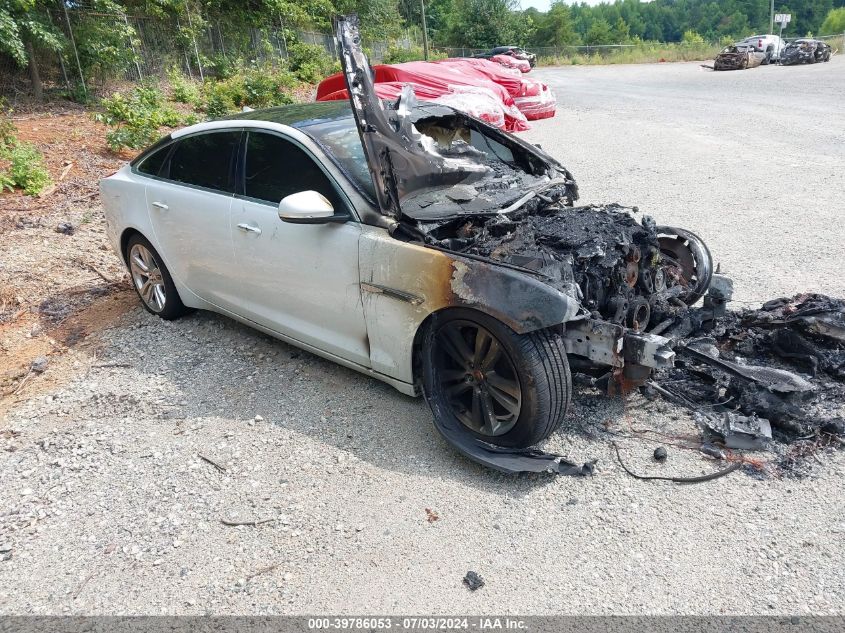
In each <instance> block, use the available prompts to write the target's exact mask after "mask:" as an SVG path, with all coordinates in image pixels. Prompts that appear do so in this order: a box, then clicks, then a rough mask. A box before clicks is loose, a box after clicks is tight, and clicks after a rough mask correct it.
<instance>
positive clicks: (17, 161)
mask: <svg viewBox="0 0 845 633" xmlns="http://www.w3.org/2000/svg"><path fill="white" fill-rule="evenodd" d="M0 158H3V159H4V160H7V161H9V170H8V171H7V172H4V173H0V190H2V188H8V189H9V190H11V189H13V188H14V187H20V188H21V189H23V190H24V193H26V194H27V195H30V196H34V195H37V194H39V193H41V192H42V191H44V189H45V188H47V186H49V185H50V174H49V173H48V172H47V167H45V166H44V156H42V154H41V152H39V151H38V148H37V147H35V145H33V144H32V143H20V142H18V141H13V142H12V143H11V144H10V145H9V146H7V147H5V148H4V149H3V150H2V152H0Z"/></svg>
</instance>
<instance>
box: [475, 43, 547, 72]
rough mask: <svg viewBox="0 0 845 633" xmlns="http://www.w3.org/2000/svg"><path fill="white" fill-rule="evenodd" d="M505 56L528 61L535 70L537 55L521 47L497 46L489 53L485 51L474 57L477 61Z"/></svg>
mask: <svg viewBox="0 0 845 633" xmlns="http://www.w3.org/2000/svg"><path fill="white" fill-rule="evenodd" d="M503 55H507V56H508V57H513V58H514V59H519V60H524V61H527V62H528V64H529V66H530V67H531V68H534V66H535V65H536V64H537V55H535V54H534V53H529V52H528V51H527V50H525V49H524V48H522V47H521V46H496V47H494V48H491V49H490V50H489V51H484V52H483V53H476V54H475V55H473V57H475V58H477V59H493V58H494V57H500V56H503Z"/></svg>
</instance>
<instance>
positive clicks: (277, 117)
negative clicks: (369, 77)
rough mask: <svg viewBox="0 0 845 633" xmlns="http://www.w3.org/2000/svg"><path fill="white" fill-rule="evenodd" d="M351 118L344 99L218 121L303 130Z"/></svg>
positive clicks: (278, 108) (287, 106) (270, 109)
mask: <svg viewBox="0 0 845 633" xmlns="http://www.w3.org/2000/svg"><path fill="white" fill-rule="evenodd" d="M351 117H352V108H351V107H350V106H349V102H348V101H346V100H345V99H344V100H343V101H317V102H314V103H297V104H293V105H284V106H277V107H275V108H264V109H261V110H250V111H248V112H240V113H238V114H233V115H230V116H227V117H223V118H222V119H220V120H225V121H242V120H248V121H267V122H269V123H278V124H280V125H289V126H290V127H295V128H304V127H308V126H310V125H315V124H317V123H325V122H327V121H338V120H341V119H348V118H351Z"/></svg>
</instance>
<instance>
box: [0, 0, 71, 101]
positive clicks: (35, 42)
mask: <svg viewBox="0 0 845 633" xmlns="http://www.w3.org/2000/svg"><path fill="white" fill-rule="evenodd" d="M46 8H47V7H46V3H45V2H44V1H43V0H0V52H3V53H6V54H8V55H9V56H10V57H11V58H12V59H14V60H15V61H16V62H17V63H18V64H19V65H21V66H28V67H29V77H30V79H31V81H32V93H33V96H34V97H35V98H36V99H37V100H39V101H40V100H41V98H42V97H43V93H44V88H43V87H42V85H41V75H40V73H39V72H38V63H37V60H36V59H35V47H36V46H43V47H44V48H48V49H50V50H54V51H57V50H60V49H61V48H62V44H63V39H62V37H61V36H60V35H59V33H58V32H57V31H56V29H55V28H54V27H53V25H52V24H50V21H49V15H48V14H47V10H46Z"/></svg>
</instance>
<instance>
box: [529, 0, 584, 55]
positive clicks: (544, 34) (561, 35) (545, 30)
mask: <svg viewBox="0 0 845 633" xmlns="http://www.w3.org/2000/svg"><path fill="white" fill-rule="evenodd" d="M534 39H535V40H536V41H537V42H538V44H537V46H566V45H568V44H575V43H576V42H577V41H578V34H577V33H576V32H575V24H574V23H573V21H572V12H571V11H570V10H569V5H567V4H565V3H564V2H562V1H560V0H559V1H557V2H555V3H554V4H553V5H552V6H551V8H550V9H549V12H548V13H547V14H546V16H545V20H544V21H543V22H542V23H541V24H540V25H538V27H537V32H536V33H535V36H534Z"/></svg>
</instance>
